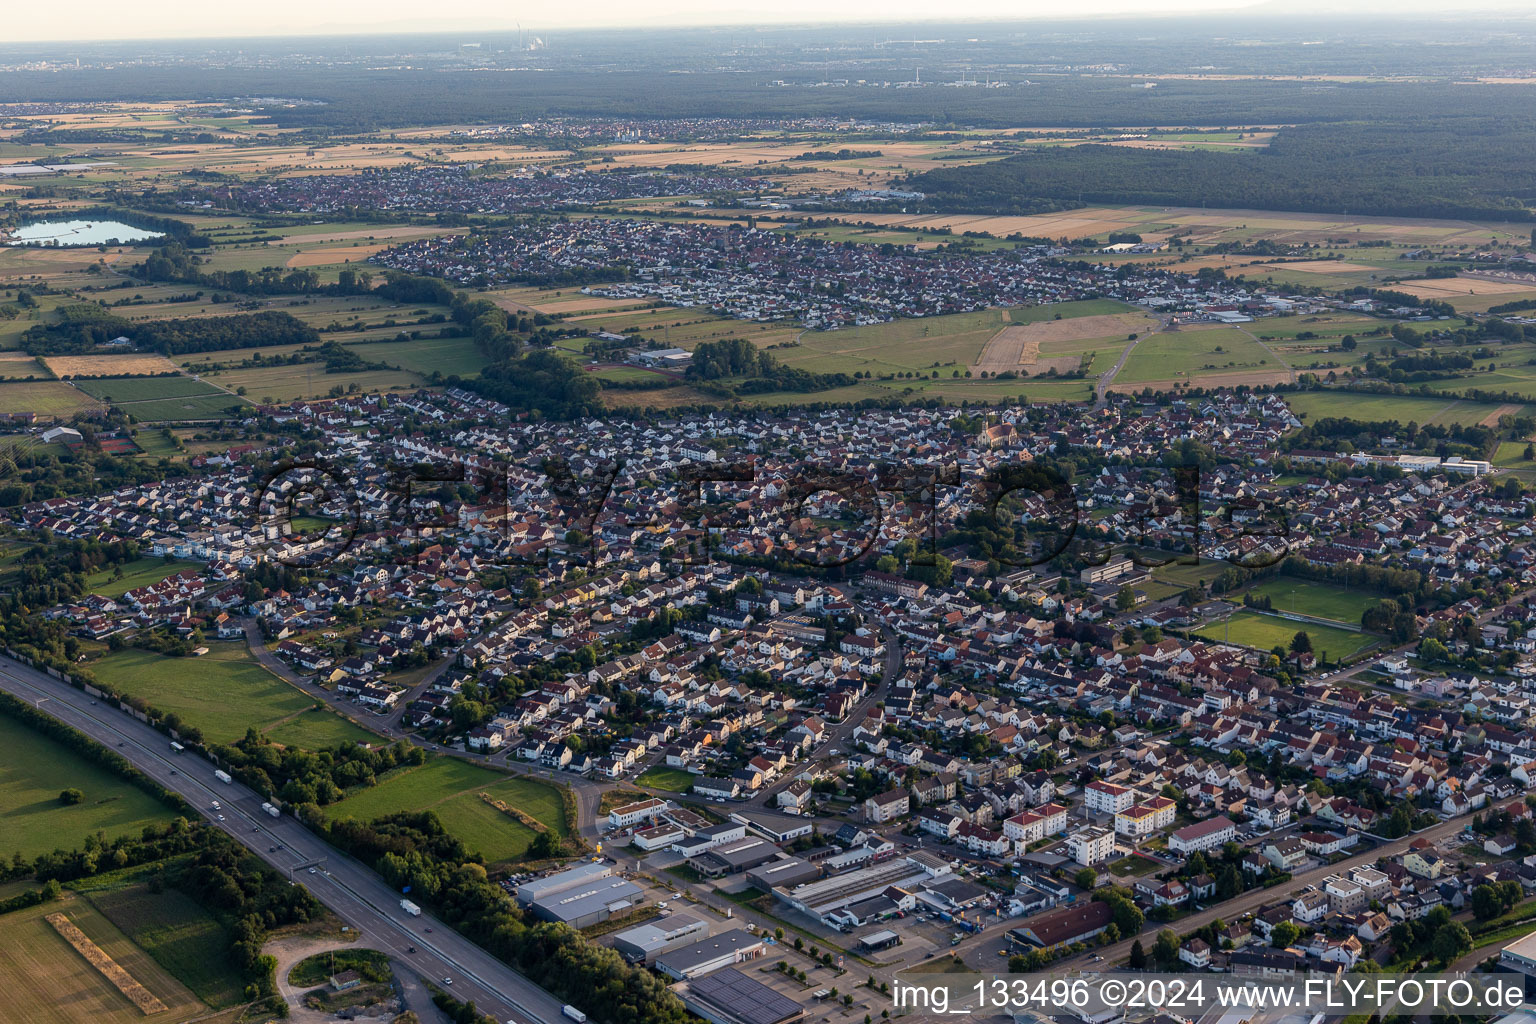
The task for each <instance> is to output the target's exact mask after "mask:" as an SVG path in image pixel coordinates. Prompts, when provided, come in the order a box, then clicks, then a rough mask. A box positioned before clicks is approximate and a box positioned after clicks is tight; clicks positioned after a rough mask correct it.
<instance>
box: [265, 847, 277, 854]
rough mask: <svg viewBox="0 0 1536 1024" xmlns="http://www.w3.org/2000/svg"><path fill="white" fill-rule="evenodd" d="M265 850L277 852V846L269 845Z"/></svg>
mask: <svg viewBox="0 0 1536 1024" xmlns="http://www.w3.org/2000/svg"><path fill="white" fill-rule="evenodd" d="M267 852H268V853H276V852H277V847H275V846H269V847H267Z"/></svg>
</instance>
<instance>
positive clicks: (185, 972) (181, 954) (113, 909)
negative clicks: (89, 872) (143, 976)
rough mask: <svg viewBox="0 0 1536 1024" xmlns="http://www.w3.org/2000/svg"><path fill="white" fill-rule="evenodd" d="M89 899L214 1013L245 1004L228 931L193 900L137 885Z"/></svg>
mask: <svg viewBox="0 0 1536 1024" xmlns="http://www.w3.org/2000/svg"><path fill="white" fill-rule="evenodd" d="M85 898H86V899H87V900H89V901H90V903H91V905H92V906H94V907H95V908H96V909H97V910H99V911H100V912H101V913H102V914H103V915H104V916H105V917H106V918H107V920H109V921H111V922H112V923H113V924H114V925H116V926H117V927H118V928H119V929H121V930H122V932H123V934H125V935H127V936H128V938H130V939H131V940H133V942H134V943H136V944H137V945H138V946H139V947H140V948H141V949H143V950H144V951H145V952H146V953H148V954H149V955H150V956H151V957H153V958H154V960H155V962H156V963H157V964H159V965H160V966H161V967H163V968H165V969H166V970H167V971H169V972H170V973H171V974H172V975H173V976H174V977H175V978H176V979H177V980H178V981H180V982H181V983H182V984H184V985H186V986H187V988H189V989H191V990H192V992H193V994H194V995H196V996H197V998H199V999H201V1000H202V1001H203V1002H205V1003H207V1004H208V1005H209V1006H211V1007H213V1008H215V1009H218V1008H221V1007H225V1006H233V1005H234V1004H236V1003H238V1002H240V1000H241V998H242V996H243V994H244V992H243V985H242V984H241V981H240V975H239V974H238V972H236V970H235V968H234V965H233V964H231V963H230V962H229V956H228V953H227V950H228V948H229V940H228V938H227V937H226V935H225V933H224V928H223V926H221V925H220V924H219V923H218V922H217V921H215V920H214V919H213V918H212V917H211V916H209V914H208V912H207V911H205V910H203V908H202V907H200V906H198V905H197V903H196V902H194V901H193V900H192V898H191V897H189V896H187V895H185V894H184V893H181V892H179V891H178V890H176V889H165V890H163V891H161V892H159V893H152V892H150V891H149V887H148V886H147V885H145V884H135V885H126V886H122V887H119V888H112V889H104V890H98V891H94V892H88V893H86V894H85Z"/></svg>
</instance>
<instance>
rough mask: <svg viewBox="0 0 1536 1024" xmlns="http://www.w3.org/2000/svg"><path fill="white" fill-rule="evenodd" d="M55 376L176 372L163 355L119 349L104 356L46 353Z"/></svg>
mask: <svg viewBox="0 0 1536 1024" xmlns="http://www.w3.org/2000/svg"><path fill="white" fill-rule="evenodd" d="M42 362H43V363H44V364H45V365H47V367H48V369H49V370H51V371H52V372H53V375H54V376H55V377H58V378H59V379H60V380H63V379H64V378H65V377H112V376H117V375H120V374H141V373H174V372H175V370H176V364H175V363H173V362H171V361H170V360H169V359H167V358H165V356H162V355H140V354H137V353H127V352H124V353H119V354H115V355H104V356H44V357H43V358H42Z"/></svg>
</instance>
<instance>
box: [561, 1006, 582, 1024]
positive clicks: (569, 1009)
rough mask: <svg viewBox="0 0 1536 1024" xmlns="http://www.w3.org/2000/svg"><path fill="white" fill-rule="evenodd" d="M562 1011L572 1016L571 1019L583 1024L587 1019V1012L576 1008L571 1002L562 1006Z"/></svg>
mask: <svg viewBox="0 0 1536 1024" xmlns="http://www.w3.org/2000/svg"><path fill="white" fill-rule="evenodd" d="M560 1012H561V1013H563V1014H565V1015H566V1016H567V1017H569V1018H571V1020H573V1021H575V1022H576V1024H582V1022H583V1021H585V1020H586V1019H587V1015H586V1014H584V1013H582V1012H581V1011H580V1010H578V1009H576V1007H574V1006H572V1005H571V1004H570V1003H566V1004H565V1005H564V1006H562V1007H560Z"/></svg>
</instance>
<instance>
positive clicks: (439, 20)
mask: <svg viewBox="0 0 1536 1024" xmlns="http://www.w3.org/2000/svg"><path fill="white" fill-rule="evenodd" d="M1383 2H1384V0H1343V2H1342V3H1340V2H1339V0H1328V2H1326V3H1325V2H1323V0H1300V5H1301V6H1309V5H1311V6H1315V7H1316V8H1317V9H1318V10H1319V11H1332V12H1335V13H1338V12H1341V11H1345V12H1347V11H1352V10H1355V11H1358V10H1361V9H1363V8H1364V7H1366V6H1371V7H1378V6H1379V5H1380V4H1381V3H1383ZM1473 2H1474V3H1475V4H1476V6H1477V7H1478V8H1479V9H1483V10H1486V9H1503V10H1509V11H1512V12H1513V11H1520V12H1524V13H1528V12H1529V10H1530V8H1529V0H1473ZM5 6H6V7H7V8H8V9H7V10H6V11H5V19H4V21H5V29H4V34H5V36H6V37H7V38H8V39H9V40H11V41H13V42H33V41H54V40H60V41H64V40H69V39H93V40H96V39H166V38H203V39H207V38H217V37H238V36H302V35H337V34H347V35H352V34H364V33H372V32H430V31H446V32H467V31H474V30H477V29H478V30H480V31H499V30H503V29H513V28H515V27H518V26H519V25H520V26H521V27H522V28H525V29H535V30H555V29H579V28H606V27H612V26H625V25H632V26H643V27H650V28H668V27H675V26H701V25H716V24H719V25H727V24H729V25H742V24H771V23H783V22H791V23H806V22H826V21H841V22H880V21H892V22H897V21H929V20H934V19H935V18H936V17H943V18H946V19H949V18H953V19H956V20H961V19H975V20H991V19H997V20H1013V19H1020V18H1062V17H1069V18H1083V17H1093V16H1100V15H1108V16H1114V15H1178V14H1197V13H1201V12H1209V11H1236V10H1243V9H1248V8H1254V7H1260V8H1262V7H1267V6H1270V4H1268V3H1266V2H1264V0H1073V2H1072V3H1070V4H1063V3H1061V2H1060V0H949V2H947V3H945V4H943V5H942V6H939V7H935V5H934V4H933V3H932V2H931V0H837V2H835V3H827V2H826V0H771V2H768V0H583V2H582V3H580V4H571V3H564V2H558V0H527V2H525V3H517V4H513V3H508V2H507V0H447V2H446V3H442V4H438V5H423V4H422V3H421V2H420V0H322V2H318V3H317V2H315V0H260V2H257V3H251V2H226V3H206V2H192V0H137V2H134V3H123V2H122V0H72V2H70V3H64V4H48V3H31V2H21V3H14V4H6V5H5ZM1292 7H1293V10H1294V7H1295V5H1294V4H1293V5H1292ZM1414 8H1420V9H1423V10H1425V11H1426V12H1428V11H1432V10H1435V9H1437V8H1438V9H1439V10H1442V11H1443V10H1444V5H1443V4H1439V3H1435V2H1433V0H1394V2H1393V3H1392V4H1391V9H1392V10H1393V11H1394V12H1397V13H1401V12H1403V11H1404V10H1405V9H1407V10H1412V9H1414Z"/></svg>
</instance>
